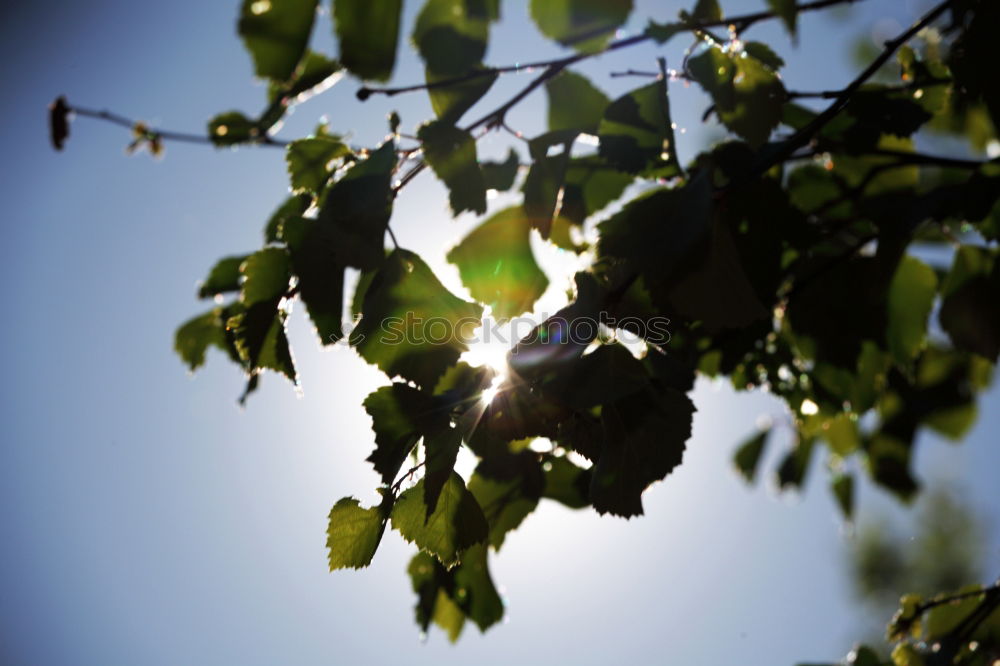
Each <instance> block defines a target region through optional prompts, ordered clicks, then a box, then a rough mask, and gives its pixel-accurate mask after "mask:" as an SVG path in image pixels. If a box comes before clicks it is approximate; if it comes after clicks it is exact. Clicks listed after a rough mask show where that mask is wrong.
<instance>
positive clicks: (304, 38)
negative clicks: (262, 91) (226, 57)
mask: <svg viewBox="0 0 1000 666" xmlns="http://www.w3.org/2000/svg"><path fill="white" fill-rule="evenodd" d="M318 4H319V0H243V7H242V9H241V10H240V19H239V23H238V27H237V29H238V32H239V34H240V37H242V38H243V43H244V45H245V46H246V47H247V50H248V51H250V55H251V56H253V61H254V69H255V71H256V73H257V76H260V77H263V78H268V79H274V80H277V81H285V80H287V79H288V78H290V77H291V75H292V72H293V71H295V66H296V65H297V64H298V63H299V60H300V59H301V58H302V55H303V54H304V53H305V51H306V46H307V45H308V43H309V35H310V33H311V32H312V26H313V20H314V19H315V18H316V9H317V6H318Z"/></svg>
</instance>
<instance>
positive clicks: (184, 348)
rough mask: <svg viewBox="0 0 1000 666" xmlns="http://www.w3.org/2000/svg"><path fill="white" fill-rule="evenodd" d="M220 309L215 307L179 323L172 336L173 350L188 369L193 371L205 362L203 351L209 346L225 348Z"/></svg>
mask: <svg viewBox="0 0 1000 666" xmlns="http://www.w3.org/2000/svg"><path fill="white" fill-rule="evenodd" d="M221 317H222V309H221V308H216V309H214V310H209V311H208V312H206V313H204V314H200V315H198V316H197V317H194V318H192V319H189V320H188V321H186V322H184V323H183V324H181V326H180V328H178V329H177V333H176V334H175V336H174V351H176V352H177V355H178V356H180V357H181V360H182V361H184V365H186V366H187V367H188V369H189V370H191V371H194V370H197V369H198V368H200V367H201V366H202V365H204V364H205V352H206V351H208V348H209V347H211V346H213V345H214V346H216V347H218V348H219V349H222V350H223V351H225V350H226V336H225V329H224V328H223V321H222V319H221Z"/></svg>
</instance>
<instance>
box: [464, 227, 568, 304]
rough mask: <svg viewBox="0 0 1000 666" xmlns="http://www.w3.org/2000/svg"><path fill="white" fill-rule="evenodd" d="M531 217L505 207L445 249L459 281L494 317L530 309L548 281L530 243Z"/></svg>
mask: <svg viewBox="0 0 1000 666" xmlns="http://www.w3.org/2000/svg"><path fill="white" fill-rule="evenodd" d="M530 233H531V220H529V219H528V217H527V216H526V215H525V213H524V210H523V209H522V208H520V207H514V208H507V209H506V210H502V211H500V212H499V213H497V214H496V215H493V216H492V217H490V218H489V219H488V220H486V221H485V222H483V223H482V224H481V225H479V226H478V227H476V228H475V229H474V230H473V231H472V232H471V233H470V234H469V235H468V236H466V237H465V238H464V239H462V242H461V243H459V244H458V245H456V246H455V247H454V248H452V250H451V251H450V252H449V253H448V261H449V262H451V263H453V264H455V265H456V266H458V271H459V274H460V275H461V276H462V283H463V284H464V285H465V286H466V287H467V288H468V289H469V293H470V294H472V297H473V298H475V299H476V300H477V301H480V302H482V303H485V304H486V305H489V306H490V308H491V310H492V314H493V316H494V317H495V318H496V319H497V320H500V321H502V320H506V319H509V318H510V317H516V316H517V315H519V314H521V313H523V312H527V311H529V310H531V309H532V307H533V306H534V304H535V301H536V300H538V299H539V298H540V297H541V295H542V294H543V293H544V292H545V289H546V287H548V284H549V280H548V278H546V277H545V273H543V272H542V269H541V268H539V267H538V263H537V262H536V261H535V256H534V254H533V253H532V251H531V243H530Z"/></svg>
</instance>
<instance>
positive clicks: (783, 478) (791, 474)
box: [778, 437, 816, 490]
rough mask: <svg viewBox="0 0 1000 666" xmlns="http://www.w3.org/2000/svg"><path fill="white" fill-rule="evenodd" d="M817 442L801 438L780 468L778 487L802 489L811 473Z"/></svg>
mask: <svg viewBox="0 0 1000 666" xmlns="http://www.w3.org/2000/svg"><path fill="white" fill-rule="evenodd" d="M815 449H816V441H815V440H813V439H803V438H801V437H800V438H799V439H798V440H796V442H795V446H794V447H792V450H791V451H789V452H788V453H787V454H786V455H785V457H784V459H783V460H782V461H781V464H780V465H779V466H778V487H779V488H781V489H782V490H785V489H787V488H789V487H796V488H801V487H802V484H803V483H804V482H805V478H806V474H807V473H808V472H809V463H810V462H811V461H812V454H813V451H814V450H815Z"/></svg>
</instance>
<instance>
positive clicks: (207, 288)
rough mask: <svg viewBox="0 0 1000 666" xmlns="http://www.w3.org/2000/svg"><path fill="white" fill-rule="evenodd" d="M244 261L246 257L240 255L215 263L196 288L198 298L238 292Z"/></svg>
mask: <svg viewBox="0 0 1000 666" xmlns="http://www.w3.org/2000/svg"><path fill="white" fill-rule="evenodd" d="M246 259H247V255H241V256H236V257H225V258H223V259H220V260H219V261H217V262H216V264H215V266H213V267H212V270H211V271H210V272H209V274H208V277H207V278H206V279H205V281H204V282H203V283H202V284H201V285H200V286H199V287H198V298H210V297H212V296H217V295H219V294H225V293H226V292H230V291H239V290H240V279H241V278H242V277H243V274H242V273H241V272H240V266H241V265H242V264H243V262H244V261H246Z"/></svg>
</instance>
